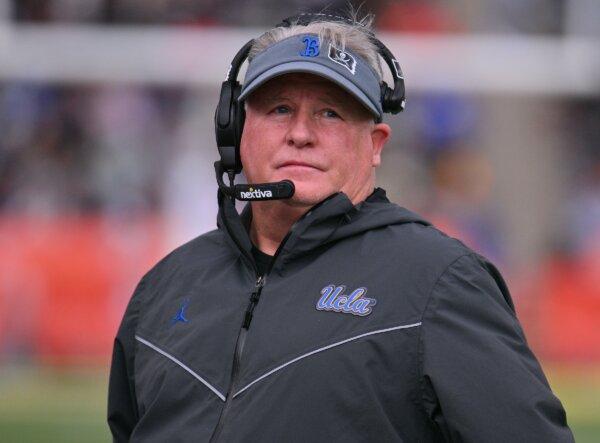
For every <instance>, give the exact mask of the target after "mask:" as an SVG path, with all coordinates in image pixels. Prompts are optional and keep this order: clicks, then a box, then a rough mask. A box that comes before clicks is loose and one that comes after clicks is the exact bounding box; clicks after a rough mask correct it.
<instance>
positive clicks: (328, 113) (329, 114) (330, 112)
mask: <svg viewBox="0 0 600 443" xmlns="http://www.w3.org/2000/svg"><path fill="white" fill-rule="evenodd" d="M323 115H324V116H325V117H328V118H340V115H339V114H338V113H337V112H335V111H334V110H333V109H325V110H324V111H323Z"/></svg>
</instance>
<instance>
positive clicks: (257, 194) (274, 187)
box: [215, 161, 296, 201]
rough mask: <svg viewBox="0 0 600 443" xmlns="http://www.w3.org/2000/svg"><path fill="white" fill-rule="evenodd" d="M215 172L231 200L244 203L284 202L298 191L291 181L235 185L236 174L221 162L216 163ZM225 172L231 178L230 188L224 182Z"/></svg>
mask: <svg viewBox="0 0 600 443" xmlns="http://www.w3.org/2000/svg"><path fill="white" fill-rule="evenodd" d="M215 172H216V174H217V183H218V185H219V189H220V190H221V191H222V192H223V193H224V194H225V195H226V196H228V197H229V198H231V199H236V200H242V201H265V200H282V199H286V198H291V197H293V195H294V191H295V190H296V189H295V187H294V183H293V182H292V181H290V180H282V181H279V182H273V183H257V184H239V185H234V184H233V177H234V174H230V173H229V171H225V169H224V168H223V165H222V163H221V162H220V161H217V162H215ZM225 172H227V175H228V176H229V181H230V185H229V186H227V185H226V184H225V182H224V181H223V174H224V173H225Z"/></svg>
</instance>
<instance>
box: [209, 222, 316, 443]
mask: <svg viewBox="0 0 600 443" xmlns="http://www.w3.org/2000/svg"><path fill="white" fill-rule="evenodd" d="M310 212H311V211H309V212H307V213H306V214H304V215H303V216H302V217H300V219H298V220H297V221H296V222H295V223H294V224H293V225H292V227H291V229H290V230H289V231H288V233H287V234H286V236H285V237H284V238H283V240H282V241H281V243H280V244H279V247H278V248H277V251H275V255H274V256H273V259H272V260H271V263H270V264H269V267H268V269H267V271H266V272H265V274H264V275H259V274H258V272H257V275H256V283H255V285H254V291H252V294H251V295H250V302H249V303H248V307H247V308H246V313H245V314H244V322H243V323H242V327H241V328H240V332H239V333H238V338H237V341H236V343H235V352H234V355H233V366H232V368H231V379H230V382H229V391H228V392H227V397H226V398H225V405H224V406H223V409H221V414H220V415H219V421H218V422H217V426H216V427H215V430H214V431H213V433H212V436H211V437H210V440H209V443H213V442H216V441H217V440H218V439H219V436H220V435H221V432H222V430H223V426H224V424H225V418H226V416H227V412H228V411H229V408H230V405H231V401H232V400H233V395H234V394H235V388H236V387H237V383H238V376H239V372H240V363H241V360H242V354H243V352H244V345H245V344H246V336H247V335H248V329H249V328H250V324H251V323H252V316H253V314H254V308H255V307H256V305H257V304H258V301H259V299H260V293H261V292H262V289H263V287H264V286H265V283H266V277H267V275H269V273H270V272H271V270H272V269H273V265H274V263H275V260H276V259H277V256H278V255H279V253H280V252H281V251H282V250H283V245H284V244H285V242H286V241H287V240H288V239H289V238H290V236H291V235H292V232H293V231H294V228H295V227H296V226H297V225H298V222H299V221H300V220H302V219H303V218H304V217H306V216H307V215H308V214H309V213H310ZM236 244H237V242H236ZM238 246H239V245H238ZM240 249H242V248H240ZM242 251H243V249H242ZM250 262H251V263H253V259H251V260H250ZM254 270H255V271H256V270H257V268H256V267H255V266H254Z"/></svg>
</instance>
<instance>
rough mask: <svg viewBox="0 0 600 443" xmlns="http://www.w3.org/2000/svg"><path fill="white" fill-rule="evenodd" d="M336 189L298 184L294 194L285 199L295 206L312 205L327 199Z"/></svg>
mask: <svg viewBox="0 0 600 443" xmlns="http://www.w3.org/2000/svg"><path fill="white" fill-rule="evenodd" d="M335 192H336V191H334V190H331V191H327V190H323V189H305V188H304V187H302V186H296V191H295V192H294V196H293V197H292V198H290V199H288V200H285V201H286V203H287V204H289V205H290V206H294V207H308V208H309V207H311V206H314V205H316V204H317V203H320V202H321V201H323V200H325V199H326V198H327V197H329V196H330V195H331V194H334V193H335Z"/></svg>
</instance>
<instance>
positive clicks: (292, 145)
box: [240, 74, 390, 206]
mask: <svg viewBox="0 0 600 443" xmlns="http://www.w3.org/2000/svg"><path fill="white" fill-rule="evenodd" d="M389 135H390V128H389V126H388V125H386V124H383V123H379V124H375V123H374V122H373V118H372V117H371V115H370V114H369V113H368V111H367V110H366V109H365V108H364V107H363V106H362V105H361V104H360V103H359V102H358V101H357V100H356V99H355V98H354V97H352V96H351V95H350V94H349V93H347V92H346V91H345V90H343V89H341V88H340V87H338V86H337V85H335V84H334V83H332V82H330V81H328V80H326V79H324V78H322V77H318V76H316V75H311V74H286V75H283V76H280V77H276V78H274V79H272V80H270V81H269V82H267V83H266V84H264V85H263V86H261V87H260V88H258V89H257V90H256V91H254V92H253V93H252V94H251V95H250V96H249V97H248V100H247V101H246V122H245V125H244V132H243V134H242V141H241V146H240V152H241V157H242V164H243V166H244V172H245V174H246V178H247V179H248V182H249V183H263V182H275V181H280V180H284V179H289V180H291V181H293V182H294V185H295V187H296V192H295V194H294V197H293V198H292V199H291V200H290V201H287V203H289V204H292V205H295V206H312V205H314V204H316V203H318V202H319V201H321V200H323V199H324V198H326V197H328V196H329V195H331V194H333V193H335V192H338V191H342V192H344V193H345V194H346V195H347V196H348V197H349V198H350V200H352V201H353V202H354V203H356V202H358V201H360V200H362V199H364V198H365V197H367V196H368V194H369V193H370V192H371V190H372V189H373V186H374V168H375V167H376V166H378V165H379V163H380V162H381V157H380V154H381V150H382V148H383V145H384V144H385V142H386V141H387V139H388V137H389Z"/></svg>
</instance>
